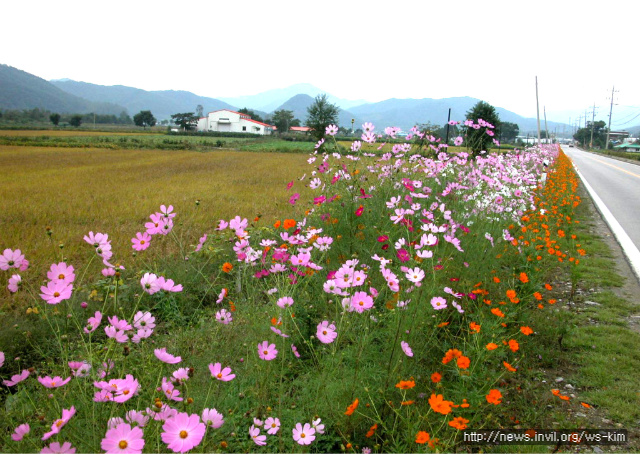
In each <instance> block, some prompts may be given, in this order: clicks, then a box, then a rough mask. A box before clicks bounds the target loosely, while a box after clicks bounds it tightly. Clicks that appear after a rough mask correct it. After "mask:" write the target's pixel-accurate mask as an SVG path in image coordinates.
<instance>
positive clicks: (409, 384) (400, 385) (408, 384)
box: [396, 380, 416, 389]
mask: <svg viewBox="0 0 640 454" xmlns="http://www.w3.org/2000/svg"><path fill="white" fill-rule="evenodd" d="M415 386H416V382H415V381H413V380H406V381H404V380H400V381H399V382H398V383H396V388H400V389H411V388H413V387H415Z"/></svg>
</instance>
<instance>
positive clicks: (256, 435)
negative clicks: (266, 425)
mask: <svg viewBox="0 0 640 454" xmlns="http://www.w3.org/2000/svg"><path fill="white" fill-rule="evenodd" d="M249 436H250V437H251V439H252V440H253V442H254V443H255V444H257V445H258V446H264V445H266V444H267V436H266V435H260V429H259V428H258V427H256V426H254V425H252V426H251V427H249Z"/></svg>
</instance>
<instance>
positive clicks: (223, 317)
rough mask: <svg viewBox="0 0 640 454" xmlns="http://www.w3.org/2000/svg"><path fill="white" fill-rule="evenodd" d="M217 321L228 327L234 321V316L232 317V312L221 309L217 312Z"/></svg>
mask: <svg viewBox="0 0 640 454" xmlns="http://www.w3.org/2000/svg"><path fill="white" fill-rule="evenodd" d="M216 320H217V321H219V322H220V323H222V324H223V325H228V324H229V323H231V322H232V321H233V316H232V315H231V312H229V311H227V310H226V309H221V310H219V311H218V312H216Z"/></svg>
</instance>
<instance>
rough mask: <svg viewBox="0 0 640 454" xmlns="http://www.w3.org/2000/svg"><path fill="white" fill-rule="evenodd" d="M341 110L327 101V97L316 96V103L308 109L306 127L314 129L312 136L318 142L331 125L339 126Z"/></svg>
mask: <svg viewBox="0 0 640 454" xmlns="http://www.w3.org/2000/svg"><path fill="white" fill-rule="evenodd" d="M339 113H340V108H339V107H338V106H336V105H335V104H331V103H330V102H329V101H328V100H327V95H326V94H322V95H318V96H316V99H315V101H314V102H313V104H311V105H310V106H309V107H308V108H307V121H306V123H305V124H306V125H307V126H308V127H310V128H311V129H312V131H311V134H312V135H313V136H314V137H315V138H316V139H318V140H320V139H322V138H323V137H324V134H325V129H326V127H327V126H329V125H331V124H335V125H337V124H338V114H339Z"/></svg>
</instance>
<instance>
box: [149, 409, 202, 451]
mask: <svg viewBox="0 0 640 454" xmlns="http://www.w3.org/2000/svg"><path fill="white" fill-rule="evenodd" d="M162 430H164V432H162V434H160V436H161V437H162V441H163V442H165V443H166V444H167V447H168V448H169V449H171V450H172V451H173V452H187V451H189V450H190V449H192V448H193V447H194V446H198V445H199V444H200V442H201V441H202V438H203V437H204V433H205V430H206V426H205V425H204V423H202V422H200V416H198V415H188V414H187V413H178V414H177V415H175V416H174V417H172V418H169V419H167V421H166V422H165V423H164V425H163V426H162Z"/></svg>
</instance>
